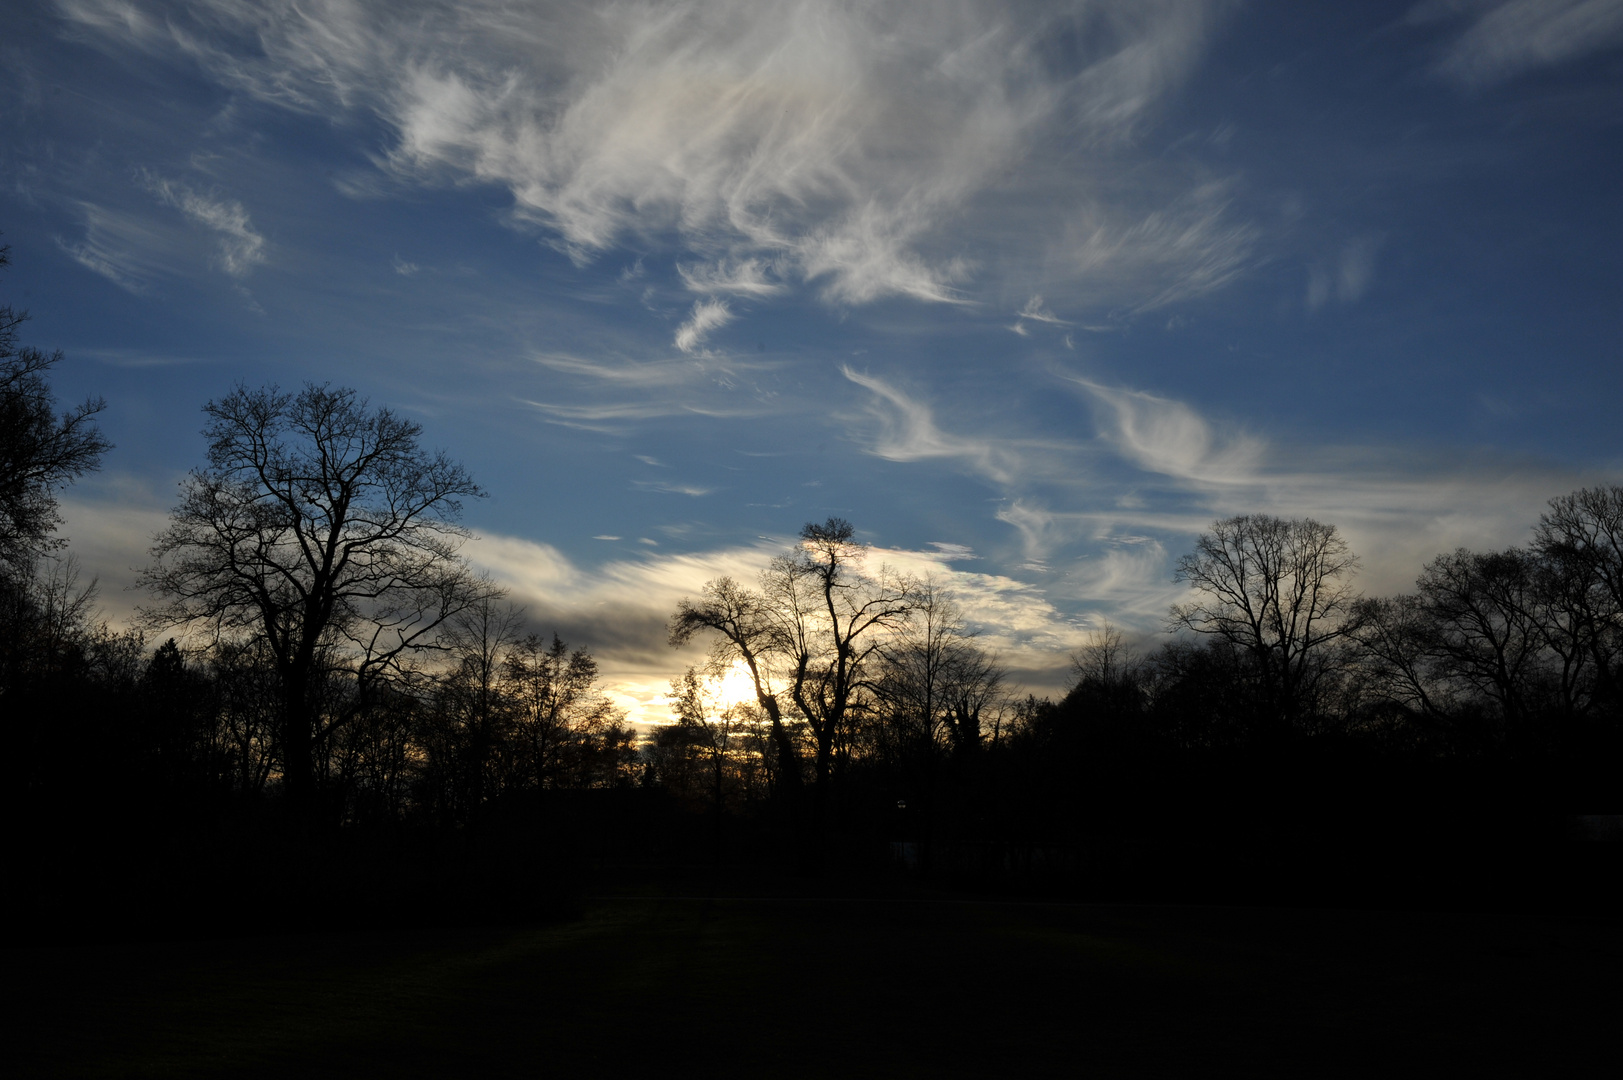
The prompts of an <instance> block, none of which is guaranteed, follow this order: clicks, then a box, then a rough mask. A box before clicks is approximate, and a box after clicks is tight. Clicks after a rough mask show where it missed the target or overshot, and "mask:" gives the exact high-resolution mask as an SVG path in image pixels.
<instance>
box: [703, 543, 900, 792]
mask: <svg viewBox="0 0 1623 1080" xmlns="http://www.w3.org/2000/svg"><path fill="white" fill-rule="evenodd" d="M855 535H856V533H855V530H854V529H853V528H852V526H851V523H850V522H848V521H845V520H843V519H841V518H829V519H828V520H827V521H825V522H823V523H822V524H818V523H816V522H810V523H808V524H807V525H806V526H805V527H804V528H802V529H801V530H800V543H799V544H798V545H796V546H795V548H794V549H793V550H791V551H789V552H786V553H785V554H783V555H780V556H778V557H777V558H776V559H773V560H772V564H771V565H770V566H769V567H768V568H767V569H766V570H765V571H764V572H763V573H762V575H761V588H760V590H759V591H758V592H750V591H748V590H744V589H740V588H739V587H738V586H737V585H736V584H734V583H733V582H732V581H731V580H728V579H722V580H720V581H714V582H711V583H710V584H709V585H707V586H706V587H705V595H704V598H703V600H702V601H701V602H700V603H698V604H695V603H692V602H691V601H688V600H683V601H682V603H681V604H680V605H679V606H678V608H677V612H676V615H675V617H674V618H673V619H672V620H671V641H672V643H673V644H681V643H683V642H685V641H687V640H688V639H689V638H691V637H692V636H693V635H694V634H696V633H698V632H700V631H701V630H709V631H711V632H713V633H715V634H716V635H717V638H716V648H717V650H718V653H717V656H718V658H719V659H722V660H725V661H726V662H728V663H730V662H731V661H732V660H733V659H738V660H741V661H742V662H743V663H744V664H745V666H746V667H747V668H748V669H749V671H750V674H751V677H752V679H753V681H754V686H755V691H756V698H757V701H758V702H759V704H760V706H761V708H762V710H763V711H764V712H765V713H766V715H767V718H768V720H769V721H770V722H771V725H772V731H773V737H774V741H775V742H776V743H777V745H778V747H779V751H778V752H779V757H780V763H794V762H797V761H798V759H799V755H798V753H797V751H796V749H795V747H794V746H793V742H792V740H791V738H790V735H789V732H788V731H787V729H786V727H785V725H784V713H785V712H786V711H787V710H785V708H784V706H785V704H786V703H787V704H788V705H790V706H792V708H793V711H794V713H795V714H796V715H797V716H798V718H799V719H800V720H801V721H803V722H804V723H805V725H806V728H807V730H808V731H809V732H810V735H811V741H812V747H811V751H812V767H813V776H814V778H815V782H816V786H815V791H816V798H817V803H818V813H819V815H820V814H821V807H822V806H823V805H824V804H826V802H827V792H828V786H829V779H830V777H831V775H832V773H833V770H834V763H835V759H836V757H837V755H838V753H839V751H840V749H841V747H842V746H843V745H845V741H846V740H847V739H849V737H850V735H851V733H852V732H851V729H852V723H853V721H854V720H855V718H856V714H857V712H858V710H859V709H860V708H861V707H862V705H863V698H864V695H865V694H867V693H868V691H869V690H870V689H871V688H872V679H873V676H874V674H875V672H874V670H873V669H874V666H875V665H874V664H873V663H872V661H873V660H874V658H875V657H876V656H877V653H878V650H879V647H880V645H881V644H882V643H883V641H884V638H885V635H886V634H887V633H888V632H889V631H891V630H894V629H895V628H896V627H898V626H899V625H901V624H902V623H903V622H904V621H905V620H906V618H907V616H908V613H909V612H910V611H911V610H912V605H913V601H914V583H913V582H912V580H911V579H909V578H906V577H903V576H900V575H897V574H895V573H893V572H891V571H890V570H889V569H887V568H885V567H880V568H879V569H878V570H877V571H873V572H870V571H869V570H868V569H867V567H866V566H865V555H866V549H865V548H864V546H863V545H862V544H860V543H857V542H856V540H855ZM774 685H776V686H777V687H779V689H777V690H774V689H773V687H774ZM782 772H783V774H784V775H785V776H786V777H787V776H788V775H789V770H788V769H787V768H785V769H783V770H782Z"/></svg>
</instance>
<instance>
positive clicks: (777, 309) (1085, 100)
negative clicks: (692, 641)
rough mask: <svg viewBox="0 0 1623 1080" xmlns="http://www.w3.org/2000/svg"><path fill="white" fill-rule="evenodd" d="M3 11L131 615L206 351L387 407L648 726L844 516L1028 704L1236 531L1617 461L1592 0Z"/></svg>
mask: <svg viewBox="0 0 1623 1080" xmlns="http://www.w3.org/2000/svg"><path fill="white" fill-rule="evenodd" d="M17 8H18V9H17V10H15V11H14V12H13V13H12V14H10V15H8V17H7V26H6V35H5V39H4V42H3V44H0V64H3V65H4V70H5V72H6V75H7V84H8V87H7V92H6V94H5V95H3V97H0V231H3V232H4V234H5V241H6V242H9V243H10V244H11V245H12V253H11V254H12V262H13V265H12V267H11V268H10V269H9V270H8V271H7V275H8V276H7V277H6V279H5V280H4V281H3V282H0V295H3V296H4V298H5V299H6V300H7V301H9V302H12V303H14V304H17V305H18V306H26V307H28V308H30V309H31V310H32V313H33V316H34V319H33V321H32V322H31V323H30V324H29V325H28V327H27V328H26V339H27V340H28V342H29V343H31V344H36V345H40V346H45V347H61V348H62V349H63V350H64V351H65V353H66V354H67V360H66V361H65V362H64V364H63V365H62V366H61V367H60V368H59V369H58V371H57V376H56V385H57V388H58V390H59V393H60V394H61V396H63V397H64V398H77V397H82V396H84V395H86V394H100V395H104V396H105V397H106V398H107V399H108V402H109V408H108V411H107V413H106V416H105V425H104V426H105V428H106V431H107V433H108V434H109V436H110V437H111V438H112V439H113V440H114V441H115V442H116V443H117V449H116V450H115V451H114V452H113V453H112V454H111V455H110V456H109V457H108V459H107V462H106V466H105V468H104V470H103V471H102V472H101V473H100V474H99V475H97V476H96V477H94V478H92V479H89V480H87V481H85V482H82V483H81V484H79V485H78V486H76V487H75V488H74V489H72V491H71V492H70V493H69V497H68V499H67V501H66V503H65V508H66V511H67V519H68V528H67V533H68V535H69V536H70V537H71V539H72V542H73V546H74V549H75V550H76V551H77V552H78V555H79V558H80V559H81V561H82V562H83V563H84V565H85V566H86V568H87V569H89V570H90V571H92V572H94V573H96V574H98V575H99V576H100V578H101V581H102V586H103V600H104V606H105V607H106V608H107V610H108V613H109V614H110V615H112V616H113V617H115V618H118V617H121V616H122V615H123V613H125V612H127V611H128V610H129V608H130V607H131V606H132V605H133V604H134V603H135V602H137V601H138V599H139V598H138V597H136V596H135V595H134V594H131V593H128V592H127V591H125V585H126V584H127V583H128V582H129V581H130V580H131V578H132V577H133V575H132V573H131V567H133V566H137V565H140V564H141V563H142V562H143V561H144V548H145V546H146V543H147V539H148V538H149V537H150V535H151V533H152V532H153V531H155V529H156V528H157V527H159V526H160V525H161V524H162V521H163V516H164V511H165V510H166V509H167V508H168V506H169V505H171V503H172V502H173V501H174V498H175V485H176V483H177V481H178V480H179V479H180V478H181V477H182V476H183V475H184V473H185V471H186V470H187V469H188V468H189V467H191V466H192V465H194V464H196V463H198V462H199V461H200V460H201V457H202V449H203V442H202V439H201V437H200V436H199V434H198V429H199V428H200V427H201V415H200V412H199V409H200V407H201V406H202V405H203V403H204V402H205V401H207V400H208V399H209V398H211V397H216V396H219V395H221V394H223V393H225V392H227V391H228V390H229V389H230V387H231V386H232V385H233V384H234V383H236V382H238V381H244V382H247V383H249V384H253V385H257V384H260V383H264V382H271V381H275V382H278V383H280V384H282V385H283V386H288V387H292V386H297V385H298V384H300V383H302V382H304V381H306V380H314V381H332V382H335V383H339V384H347V385H351V386H355V387H357V388H358V389H360V390H361V391H362V392H363V393H364V394H366V395H367V396H369V397H370V398H371V400H372V401H373V402H374V403H379V404H388V405H390V406H392V407H395V408H398V409H400V410H403V411H407V412H409V413H411V414H412V415H414V416H416V417H418V418H419V419H420V420H421V421H422V423H423V424H424V426H425V428H426V431H427V435H428V438H429V440H430V441H431V442H432V443H434V444H436V445H440V446H443V447H445V448H447V449H448V450H450V451H451V452H452V453H453V454H454V455H455V456H457V457H459V458H460V459H461V460H463V461H464V462H465V463H466V464H467V465H468V466H469V467H470V468H471V469H472V470H473V472H474V473H475V475H476V477H477V478H478V479H479V480H480V481H481V482H482V483H483V484H484V485H485V486H486V487H487V488H488V489H489V491H490V497H489V498H488V499H487V500H483V501H481V502H479V503H478V504H476V505H474V506H472V507H471V508H470V510H469V512H468V515H467V522H468V524H470V525H471V526H472V527H473V528H474V530H475V531H476V532H477V533H478V534H479V537H480V538H479V540H477V541H476V542H475V543H473V544H471V545H470V546H469V548H468V549H467V550H468V553H469V555H470V556H471V557H472V558H473V559H474V560H475V561H476V562H477V563H478V564H479V565H480V566H481V567H483V568H485V569H487V570H489V571H490V572H491V573H493V574H494V575H496V576H497V577H498V578H499V579H500V580H502V581H504V582H505V583H507V584H508V585H509V587H510V588H511V590H512V595H513V598H514V599H515V601H517V602H520V603H522V604H524V605H525V606H526V607H527V609H528V611H529V613H530V616H531V618H532V620H533V621H534V623H535V625H536V627H537V628H538V629H541V630H543V631H548V630H552V629H557V630H558V631H559V632H561V633H562V634H564V636H565V637H566V638H567V639H569V640H571V641H572V642H579V643H585V644H589V645H591V646H592V647H593V648H594V650H595V651H596V652H597V653H598V655H599V657H600V659H601V661H602V663H603V668H604V671H605V675H606V677H607V679H608V681H609V683H610V685H611V688H612V689H613V690H614V692H615V693H616V694H617V695H618V697H619V699H620V700H621V702H622V703H623V704H625V705H626V706H627V708H629V709H630V710H631V711H632V713H633V716H634V717H638V718H653V717H655V716H657V715H658V714H659V712H660V706H659V699H660V695H661V694H662V693H663V691H664V688H665V681H666V680H667V679H668V678H669V677H670V676H671V675H672V674H674V673H676V672H677V671H679V670H680V668H681V666H682V665H683V664H684V663H686V662H688V661H689V660H691V659H692V657H691V656H685V655H680V654H676V653H673V652H671V651H670V650H669V649H667V648H666V646H665V645H664V635H663V631H662V625H663V621H664V619H665V618H666V616H668V614H669V613H670V610H671V608H672V607H673V605H674V603H675V601H676V599H678V598H679V597H681V596H682V595H684V594H688V593H693V592H696V591H697V590H698V588H699V587H700V586H701V585H702V584H703V582H704V581H705V580H706V579H707V578H709V577H712V576H715V575H717V574H721V573H730V574H733V575H734V576H737V577H740V578H744V579H748V578H750V577H751V576H752V575H753V573H754V572H755V570H756V569H757V568H758V567H759V566H761V565H763V564H764V562H765V561H766V560H767V559H768V558H769V557H770V556H771V554H773V553H774V552H775V551H778V550H781V548H782V547H783V545H784V544H785V542H786V541H787V539H788V538H790V537H792V536H793V534H794V533H795V531H796V530H797V529H798V528H799V527H800V525H801V524H802V523H803V522H805V521H807V520H821V519H823V518H825V517H827V516H829V515H831V514H838V515H840V516H843V517H846V518H849V519H850V520H851V521H852V522H854V523H855V524H856V525H857V527H858V529H859V532H860V535H861V536H862V537H863V538H864V539H866V540H868V541H869V542H870V543H872V544H873V545H874V547H875V549H876V551H875V554H874V556H873V557H874V558H875V559H876V560H884V561H889V562H892V563H894V564H897V565H899V566H904V567H907V568H911V569H913V570H916V571H919V572H924V571H926V570H930V571H933V572H935V573H937V574H938V575H941V576H942V577H944V578H945V579H946V580H948V581H949V582H950V583H951V584H952V586H953V587H954V588H955V589H956V590H957V591H958V592H959V594H960V598H961V600H962V601H963V605H964V607H965V608H966V609H967V610H968V611H969V613H970V615H971V616H972V618H973V619H974V620H975V622H976V623H977V625H978V626H979V627H980V628H981V630H982V631H983V633H984V635H985V639H986V641H987V642H988V644H990V645H992V646H993V647H995V648H996V649H997V650H998V651H999V652H1000V654H1001V655H1002V656H1003V658H1004V660H1005V662H1006V663H1007V664H1008V665H1009V666H1010V668H1011V669H1012V670H1013V672H1014V676H1015V679H1016V681H1018V682H1021V683H1023V684H1025V685H1027V686H1029V687H1031V688H1033V689H1036V690H1038V691H1039V692H1052V691H1053V690H1054V689H1055V688H1057V687H1058V686H1059V685H1060V684H1061V683H1062V682H1063V679H1064V668H1065V665H1066V654H1067V652H1068V651H1070V650H1072V649H1074V648H1075V647H1076V646H1077V645H1078V644H1080V643H1081V642H1082V641H1083V640H1084V639H1085V636H1086V634H1087V633H1088V631H1089V630H1090V628H1092V627H1095V626H1097V625H1098V624H1099V623H1100V622H1101V621H1102V620H1105V619H1108V620H1110V621H1112V622H1114V623H1116V624H1117V625H1120V626H1123V627H1125V628H1128V629H1129V630H1132V631H1136V632H1143V633H1145V634H1154V633H1155V632H1157V631H1158V629H1159V627H1160V624H1161V619H1162V617H1163V615H1164V613H1165V610H1166V607H1167V605H1168V604H1169V603H1171V602H1172V601H1173V600H1175V599H1176V598H1177V587H1176V586H1174V584H1173V583H1172V581H1171V568H1172V564H1173V562H1174V560H1175V559H1176V558H1177V556H1178V555H1179V554H1180V553H1182V552H1183V551H1186V550H1188V548H1189V545H1190V543H1191V541H1192V539H1193V537H1194V536H1195V535H1196V534H1197V533H1198V532H1199V531H1200V529H1201V528H1202V527H1203V526H1205V525H1206V524H1207V523H1209V522H1210V521H1211V520H1212V519H1214V518H1216V517H1221V516H1227V515H1229V514H1234V513H1241V512H1248V511H1263V512H1268V513H1274V514H1280V515H1287V516H1297V515H1311V516H1314V517H1318V518H1319V519H1321V520H1326V521H1331V522H1334V523H1336V524H1337V525H1339V526H1340V527H1341V528H1342V529H1343V530H1344V532H1346V534H1347V535H1348V536H1349V538H1350V539H1351V540H1352V542H1353V545H1354V548H1355V550H1356V551H1358V552H1359V554H1360V556H1361V557H1362V561H1363V572H1362V576H1361V585H1362V587H1363V588H1364V589H1366V590H1367V591H1370V592H1394V591H1399V590H1402V589H1404V588H1405V587H1406V586H1407V584H1408V583H1409V582H1410V581H1412V579H1413V577H1414V575H1415V573H1416V572H1417V571H1418V569H1419V567H1420V565H1421V564H1422V563H1423V562H1424V561H1425V560H1426V559H1428V558H1430V557H1431V556H1432V555H1434V554H1436V553H1437V552H1439V551H1444V550H1449V549H1452V548H1453V547H1456V546H1459V545H1468V546H1473V547H1479V548H1481V547H1490V546H1495V545H1504V544H1509V543H1514V542H1518V541H1520V540H1522V539H1523V538H1524V537H1525V535H1526V532H1527V529H1528V527H1529V526H1530V524H1531V523H1532V522H1533V521H1534V520H1535V519H1536V517H1537V515H1538V513H1539V510H1540V508H1541V507H1542V505H1543V503H1544V501H1545V500H1546V499H1548V498H1550V497H1552V496H1554V495H1558V494H1562V493H1564V492H1566V491H1569V490H1571V489H1573V488H1575V487H1577V486H1580V485H1582V484H1586V483H1593V482H1602V481H1604V482H1617V481H1618V480H1619V479H1620V478H1623V433H1620V432H1623V425H1619V424H1618V422H1617V411H1618V404H1619V402H1620V401H1623V363H1619V352H1620V350H1619V346H1618V342H1619V340H1620V338H1623V333H1620V332H1623V302H1620V295H1623V290H1620V284H1623V254H1620V252H1623V199H1620V198H1619V196H1618V190H1619V187H1620V180H1623V137H1620V136H1623V0H1426V2H1420V3H1412V2H1404V3H1391V4H1380V3H1361V4H1347V5H1301V4H1291V3H1251V4H1244V3H1200V2H1198V0H1176V2H1166V3H1155V2H1146V0H1133V2H1109V0H1097V2H1092V3H1076V4H1070V5H1067V4H1063V3H1057V2H1044V3H1030V4H1020V3H1014V4H1010V3H1007V2H1003V3H995V4H993V3H972V2H948V0H934V2H920V3H903V2H892V3H884V2H876V3H868V4H850V3H832V2H813V0H802V2H771V0H752V2H748V3H744V2H720V0H718V2H672V3H659V4H633V3H626V4H614V3H608V4H602V3H578V4H572V3H541V2H537V3H522V2H508V3H495V2H481V0H463V2H460V3H382V2H366V0H349V2H336V0H303V2H301V3H299V4H297V5H294V4H292V3H280V2H275V0H265V2H257V3H249V2H245V0H195V2H189V3H187V2H175V3H168V4H158V3H140V2H126V0H59V2H56V3H33V4H28V3H25V4H22V5H18V6H17Z"/></svg>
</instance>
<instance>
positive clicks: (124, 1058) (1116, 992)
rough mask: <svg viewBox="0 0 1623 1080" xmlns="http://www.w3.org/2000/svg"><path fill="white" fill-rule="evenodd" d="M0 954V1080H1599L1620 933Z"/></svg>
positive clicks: (616, 940)
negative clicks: (1444, 1074)
mask: <svg viewBox="0 0 1623 1080" xmlns="http://www.w3.org/2000/svg"><path fill="white" fill-rule="evenodd" d="M4 959H5V965H6V970H7V975H6V988H7V996H8V1002H7V1006H6V1027H7V1028H8V1029H11V1030H10V1032H9V1033H8V1035H7V1043H8V1045H9V1048H10V1049H9V1050H8V1052H7V1055H6V1056H7V1058H8V1059H9V1060H10V1061H12V1062H14V1063H16V1064H19V1065H20V1066H21V1068H20V1069H17V1070H16V1071H13V1070H12V1069H11V1068H8V1070H7V1071H8V1073H9V1074H10V1075H12V1076H34V1075H40V1076H71V1077H97V1076H213V1075H233V1076H390V1077H414V1076H583V1075H632V1076H637V1075H646V1076H716V1077H728V1076H752V1077H779V1076H830V1077H836V1076H837V1077H852V1076H859V1077H860V1076H875V1077H877V1076H885V1077H894V1076H931V1077H934V1076H998V1075H1002V1076H1031V1075H1068V1076H1076V1075H1100V1076H1112V1075H1169V1076H1194V1075H1201V1074H1207V1073H1212V1072H1223V1073H1238V1074H1243V1075H1277V1076H1301V1077H1307V1076H1372V1075H1380V1074H1385V1073H1389V1072H1393V1071H1396V1070H1399V1069H1401V1070H1402V1071H1405V1072H1413V1071H1416V1070H1420V1069H1425V1070H1439V1071H1440V1070H1444V1069H1447V1070H1449V1071H1451V1072H1463V1073H1465V1074H1473V1073H1474V1074H1481V1073H1482V1072H1484V1071H1489V1072H1495V1073H1501V1074H1503V1073H1510V1074H1520V1075H1529V1076H1531V1075H1543V1076H1557V1075H1560V1076H1574V1075H1597V1076H1600V1075H1606V1076H1613V1075H1617V1072H1616V1070H1617V1069H1618V1068H1619V1067H1620V1066H1619V1063H1618V1061H1617V1060H1616V1058H1615V1056H1614V1054H1615V1051H1614V1048H1615V1046H1616V1034H1617V1030H1618V1027H1619V1024H1620V1017H1623V1008H1620V1006H1623V981H1620V980H1623V928H1620V927H1619V926H1618V924H1617V923H1615V922H1595V921H1582V920H1561V919H1555V918H1549V917H1532V916H1509V915H1494V916H1487V915H1471V916H1448V915H1438V914H1414V913H1378V912H1377V913H1371V912H1341V911H1324V910H1318V911H1284V910H1265V909H1225V908H1211V907H1206V908H1196V907H1153V906H1132V907H1128V906H1097V905H1060V904H1021V903H1010V902H988V901H973V900H962V899H955V898H952V897H942V896H929V895H911V896H906V897H890V898H883V899H876V898H872V897H869V898H865V899H828V898H806V897H798V898H797V897H770V898H763V897H757V898H733V899H707V898H704V897H680V896H671V895H664V896H654V895H643V896H624V897H619V898H598V899H594V900H590V901H588V902H587V905H586V908H585V910H584V912H583V913H582V914H581V916H580V917H578V918H576V919H573V920H570V921H566V922H560V923H556V924H553V925H547V926H540V927H528V928H524V927H518V928H502V929H493V928H483V929H461V930H424V931H416V932H409V933H391V934H351V935H344V936H296V937H262V938H244V939H239V940H216V941H190V942H177V943H142V944H124V945H111V946H108V945H99V946H98V945H83V946H73V947H66V946H59V947H49V948H30V949H11V950H8V951H7V952H6V953H5V957H4ZM1602 1055H1604V1056H1602Z"/></svg>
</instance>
